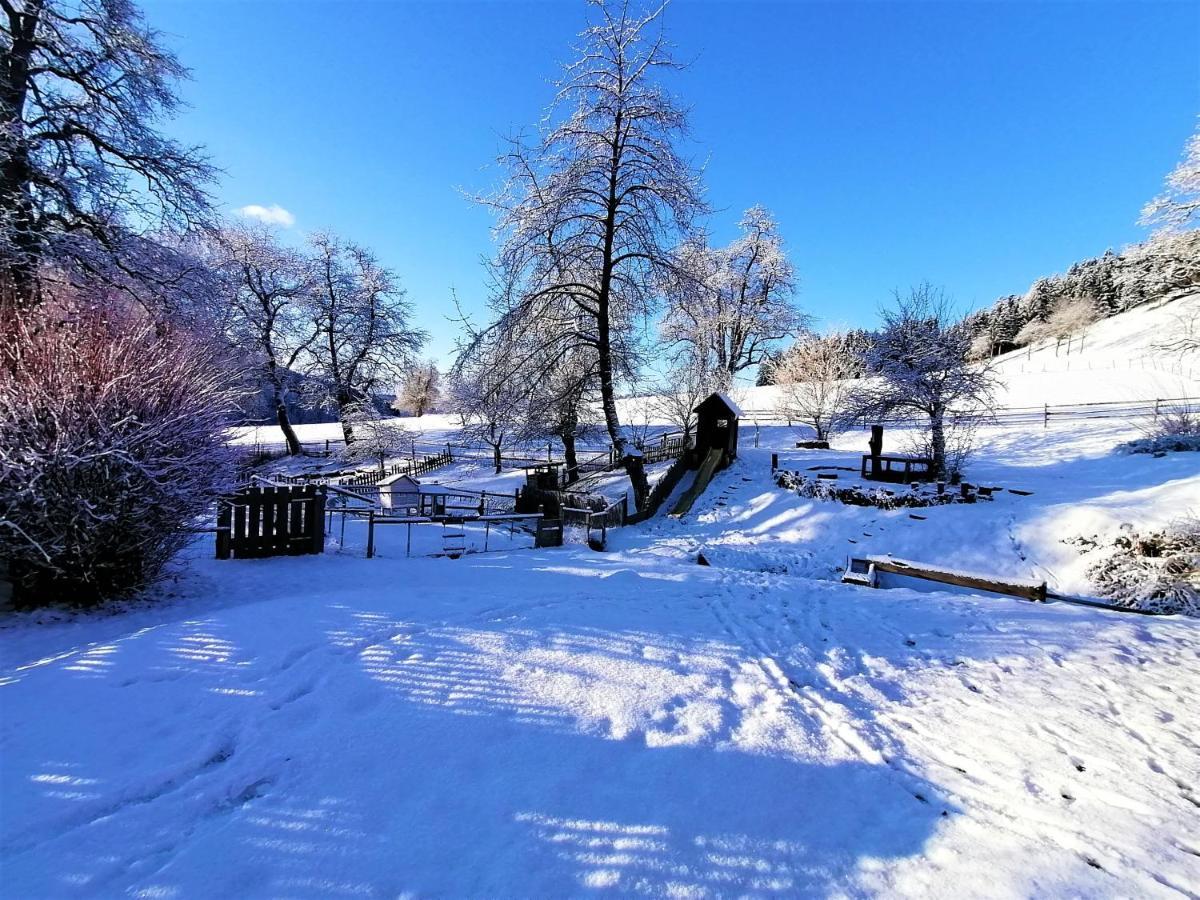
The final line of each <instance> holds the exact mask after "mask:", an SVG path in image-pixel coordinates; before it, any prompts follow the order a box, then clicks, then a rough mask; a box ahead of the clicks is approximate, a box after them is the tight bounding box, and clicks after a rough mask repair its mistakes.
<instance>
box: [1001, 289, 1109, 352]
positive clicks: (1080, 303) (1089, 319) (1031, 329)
mask: <svg viewBox="0 0 1200 900" xmlns="http://www.w3.org/2000/svg"><path fill="white" fill-rule="evenodd" d="M1099 317H1100V316H1099V313H1097V312H1096V307H1095V306H1093V305H1092V302H1091V301H1090V300H1088V299H1086V298H1083V297H1072V298H1070V299H1067V300H1063V301H1060V302H1059V303H1058V305H1057V306H1056V307H1055V308H1054V311H1053V312H1051V313H1050V316H1049V318H1047V319H1046V321H1044V322H1043V321H1041V320H1040V319H1031V320H1030V321H1029V323H1028V324H1027V325H1026V326H1025V327H1024V328H1022V329H1021V331H1020V332H1019V333H1018V334H1017V341H1018V343H1021V344H1033V343H1037V342H1039V341H1044V340H1056V341H1063V340H1066V339H1067V338H1070V337H1073V336H1074V335H1077V334H1079V333H1080V332H1081V331H1083V330H1084V329H1085V328H1087V326H1088V325H1090V324H1092V323H1093V322H1095V321H1096V320H1097V319H1098V318H1099Z"/></svg>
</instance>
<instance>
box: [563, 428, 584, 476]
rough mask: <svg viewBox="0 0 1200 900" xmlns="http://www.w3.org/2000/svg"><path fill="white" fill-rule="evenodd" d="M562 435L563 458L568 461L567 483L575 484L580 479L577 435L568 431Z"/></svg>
mask: <svg viewBox="0 0 1200 900" xmlns="http://www.w3.org/2000/svg"><path fill="white" fill-rule="evenodd" d="M560 437H561V439H562V445H563V459H565V460H566V461H567V465H566V476H567V484H574V483H575V482H577V481H578V480H579V458H578V457H577V456H576V455H575V435H574V434H572V433H571V432H569V431H568V432H566V433H564V434H562V435H560Z"/></svg>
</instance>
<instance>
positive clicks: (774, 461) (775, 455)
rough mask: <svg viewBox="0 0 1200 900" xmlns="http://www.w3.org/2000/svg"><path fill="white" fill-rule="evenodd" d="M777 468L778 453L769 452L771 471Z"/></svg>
mask: <svg viewBox="0 0 1200 900" xmlns="http://www.w3.org/2000/svg"><path fill="white" fill-rule="evenodd" d="M778 468H779V454H778V453H772V454H771V471H772V472H774V471H775V470H776V469H778Z"/></svg>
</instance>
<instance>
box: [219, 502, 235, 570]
mask: <svg viewBox="0 0 1200 900" xmlns="http://www.w3.org/2000/svg"><path fill="white" fill-rule="evenodd" d="M232 528H233V509H232V508H231V507H230V505H229V504H228V503H226V502H224V501H221V500H218V501H217V559H229V532H230V530H231V529H232Z"/></svg>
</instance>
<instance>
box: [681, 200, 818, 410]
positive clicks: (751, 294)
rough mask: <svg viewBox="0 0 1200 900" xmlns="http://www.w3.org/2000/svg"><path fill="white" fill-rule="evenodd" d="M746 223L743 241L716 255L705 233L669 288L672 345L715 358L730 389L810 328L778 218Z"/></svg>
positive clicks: (754, 216)
mask: <svg viewBox="0 0 1200 900" xmlns="http://www.w3.org/2000/svg"><path fill="white" fill-rule="evenodd" d="M739 225H740V227H741V229H742V236H741V237H740V238H738V239H737V240H735V241H734V242H733V243H732V244H730V245H729V246H728V247H724V248H721V249H715V250H714V249H712V248H710V247H708V246H707V239H706V238H705V236H704V235H697V236H694V237H692V238H691V239H689V240H687V241H685V242H684V243H683V244H682V245H681V246H680V247H679V249H678V250H677V251H676V262H675V265H674V266H673V267H672V269H671V270H670V274H669V278H668V283H667V287H666V292H667V293H668V295H669V308H668V311H667V315H666V318H665V319H664V321H663V327H662V331H663V337H664V339H665V340H666V341H668V342H669V343H672V344H683V345H686V346H687V347H689V348H690V350H691V353H692V356H693V357H694V358H699V359H704V360H708V361H709V364H710V365H711V370H712V372H713V373H714V376H715V383H717V384H718V385H720V386H722V387H727V386H728V385H730V384H731V383H732V382H733V378H734V376H735V375H737V374H738V373H739V372H741V371H743V370H745V369H748V368H750V367H752V366H757V365H759V364H760V363H762V362H764V361H766V360H767V358H768V354H769V353H770V352H771V350H772V349H774V348H776V347H777V346H778V344H779V342H780V341H782V340H784V339H785V338H788V337H794V336H795V335H797V334H798V333H799V332H800V331H801V329H802V328H803V327H804V325H805V322H806V317H805V316H804V315H803V314H802V313H801V312H800V311H799V309H797V308H796V306H795V305H794V297H795V292H796V279H795V273H794V272H793V270H792V265H791V263H790V262H789V261H788V258H787V254H786V253H785V252H784V250H783V241H782V239H781V238H780V236H779V226H778V224H777V223H776V222H775V220H774V218H773V217H772V216H771V214H770V213H769V212H768V211H767V210H765V209H763V208H762V207H761V206H755V207H752V208H751V209H749V210H747V211H746V214H745V215H744V216H743V217H742V220H741V222H740V223H739Z"/></svg>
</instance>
